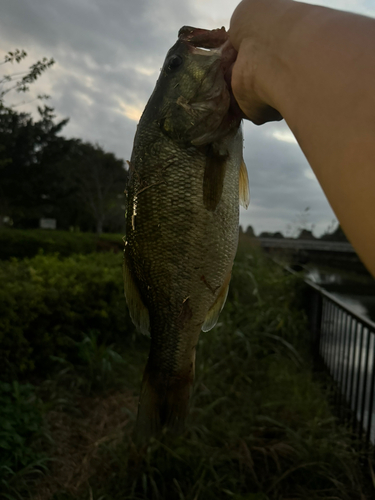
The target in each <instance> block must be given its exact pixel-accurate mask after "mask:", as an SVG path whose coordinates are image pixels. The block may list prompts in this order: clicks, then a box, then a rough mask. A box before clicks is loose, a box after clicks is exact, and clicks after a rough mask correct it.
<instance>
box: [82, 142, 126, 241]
mask: <svg viewBox="0 0 375 500" xmlns="http://www.w3.org/2000/svg"><path fill="white" fill-rule="evenodd" d="M75 155H76V158H75V163H76V181H77V186H78V192H77V194H78V196H79V197H80V199H81V200H82V202H83V205H84V207H85V209H86V210H87V211H88V212H89V213H90V215H91V216H92V218H93V219H94V220H95V230H96V232H97V233H98V234H100V233H102V232H103V230H104V228H105V229H107V230H115V231H116V230H123V226H124V211H125V206H124V204H125V195H124V189H125V186H126V182H127V171H126V170H125V167H124V162H123V160H120V159H118V158H116V157H115V155H114V154H113V153H106V152H105V151H104V150H103V149H102V148H101V147H100V146H98V145H95V146H93V145H92V144H90V143H87V142H86V143H78V144H77V145H76V152H75Z"/></svg>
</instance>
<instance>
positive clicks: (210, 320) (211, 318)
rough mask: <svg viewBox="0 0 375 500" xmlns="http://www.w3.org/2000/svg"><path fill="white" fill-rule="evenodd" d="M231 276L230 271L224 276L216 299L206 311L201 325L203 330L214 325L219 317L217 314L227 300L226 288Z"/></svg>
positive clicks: (209, 328)
mask: <svg viewBox="0 0 375 500" xmlns="http://www.w3.org/2000/svg"><path fill="white" fill-rule="evenodd" d="M231 276H232V273H231V272H229V273H228V276H227V277H226V279H225V281H224V284H223V286H222V287H221V290H220V292H219V295H218V296H217V298H216V301H215V302H214V304H213V305H212V306H211V308H210V310H209V311H208V313H207V316H206V319H205V320H204V323H203V325H202V331H203V332H208V331H209V330H211V329H212V328H213V327H214V326H215V325H216V323H217V320H218V319H219V315H220V313H221V311H222V309H223V307H224V304H225V301H226V300H227V296H228V290H229V282H230V278H231Z"/></svg>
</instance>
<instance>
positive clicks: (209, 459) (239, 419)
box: [9, 240, 373, 500]
mask: <svg viewBox="0 0 375 500" xmlns="http://www.w3.org/2000/svg"><path fill="white" fill-rule="evenodd" d="M302 289H303V285H302V283H301V281H300V280H299V278H298V277H296V276H289V275H285V274H284V273H283V272H282V270H281V269H279V268H278V267H277V266H275V265H274V264H273V263H270V262H269V261H268V260H267V259H266V258H265V257H264V256H263V255H262V254H261V253H260V251H258V249H256V248H252V247H249V244H248V243H247V242H246V240H243V241H242V243H241V246H240V248H239V252H238V258H237V260H236V263H235V266H234V270H233V279H232V284H231V289H230V293H229V296H228V302H227V304H226V306H225V308H224V310H223V312H222V314H221V317H220V320H219V323H218V325H217V326H216V327H215V328H214V329H213V330H212V331H210V332H206V333H202V334H201V338H200V341H199V345H198V349H197V360H196V381H195V386H194V393H193V396H192V402H191V411H190V417H189V420H188V424H187V427H186V431H185V432H184V434H183V435H182V436H179V437H178V438H174V439H171V437H170V436H168V435H164V436H163V437H162V438H161V439H159V440H156V439H153V440H151V441H150V442H149V443H147V445H144V446H143V447H141V448H139V447H138V448H137V447H136V446H135V445H134V443H133V441H132V434H131V433H132V428H133V425H134V422H135V416H136V405H137V395H138V392H139V388H140V381H141V376H142V371H143V367H144V364H145V360H146V356H147V350H148V341H147V340H146V339H144V338H143V337H139V338H136V339H133V340H131V341H129V342H128V345H121V346H120V345H118V346H114V345H106V344H105V343H103V342H99V341H98V337H97V336H96V335H95V332H94V331H92V332H89V333H88V334H87V335H86V337H85V338H84V339H83V340H82V341H81V342H80V343H79V345H77V349H78V356H77V359H78V361H77V362H76V363H75V364H72V363H70V362H69V360H63V361H62V362H59V361H58V360H56V366H57V367H58V369H57V370H56V373H55V375H54V376H53V377H51V378H50V379H49V380H46V381H44V382H43V383H41V384H40V386H39V392H38V397H39V398H40V399H41V400H42V401H43V404H44V405H45V406H44V418H45V421H46V422H47V423H48V429H49V430H48V432H49V435H50V438H51V442H50V443H48V441H47V440H45V441H44V444H43V446H42V448H43V452H44V453H45V455H46V456H48V457H49V458H50V462H49V463H48V465H49V469H50V472H49V474H47V475H45V476H44V477H43V478H41V479H40V480H39V481H38V482H36V483H35V482H34V483H33V486H31V485H29V484H28V485H27V488H26V489H25V488H23V490H22V495H23V496H21V497H20V498H33V499H34V500H47V499H52V498H53V500H73V499H77V500H87V499H90V500H91V499H92V500H104V499H105V500H120V499H121V500H125V499H127V500H146V499H147V500H158V499H160V500H199V499H200V500H211V499H229V500H231V499H232V500H297V499H300V500H302V499H303V500H315V499H316V500H318V499H326V500H328V499H332V500H333V499H341V500H356V499H358V500H365V499H370V498H373V490H371V486H370V485H368V484H367V482H366V480H365V478H364V477H363V472H362V469H361V466H360V460H361V457H360V455H359V454H358V453H357V452H356V451H354V449H353V446H352V444H353V442H352V439H351V436H350V434H349V432H348V431H347V430H346V429H345V428H344V427H342V426H340V425H339V424H338V423H337V421H336V419H335V418H334V416H333V415H332V412H331V410H330V407H329V404H328V401H327V396H326V393H325V392H324V391H323V389H322V387H321V384H319V383H318V382H317V381H316V380H315V377H314V375H313V373H312V370H311V364H310V359H309V356H308V335H307V331H306V320H305V316H304V312H303V311H302V309H301V296H302ZM38 439H40V437H39V438H38ZM9 491H10V490H9ZM25 492H27V494H26V493H25ZM13 494H14V497H11V496H9V498H17V496H15V493H14V492H13V493H9V495H13Z"/></svg>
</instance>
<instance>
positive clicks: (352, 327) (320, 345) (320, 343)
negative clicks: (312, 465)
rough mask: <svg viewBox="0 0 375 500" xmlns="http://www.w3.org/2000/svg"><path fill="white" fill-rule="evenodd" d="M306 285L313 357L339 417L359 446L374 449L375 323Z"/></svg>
mask: <svg viewBox="0 0 375 500" xmlns="http://www.w3.org/2000/svg"><path fill="white" fill-rule="evenodd" d="M306 283H307V285H308V287H309V292H310V297H309V301H308V303H309V319H310V329H311V332H312V339H313V348H314V354H315V357H316V360H317V362H318V363H319V364H320V365H323V366H324V367H325V368H326V369H327V370H328V372H329V373H330V375H331V377H332V379H333V380H334V382H335V388H336V391H335V403H336V404H337V410H338V412H339V415H340V417H342V418H343V419H345V420H346V421H348V422H349V423H350V425H352V427H353V431H354V432H355V433H357V434H358V436H359V438H360V440H361V442H364V443H365V444H366V446H369V445H370V444H371V445H375V408H374V393H375V323H374V322H372V321H370V320H369V319H367V318H366V317H364V316H362V315H360V314H356V313H355V312H354V311H353V310H352V309H351V308H350V307H348V306H347V305H346V304H344V303H343V302H341V301H340V300H339V299H337V298H336V297H334V296H333V295H332V294H330V293H328V292H327V291H325V290H324V289H323V288H321V287H319V286H318V285H316V284H315V283H313V282H311V281H309V280H306ZM371 448H372V449H373V447H371Z"/></svg>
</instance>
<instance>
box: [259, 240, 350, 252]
mask: <svg viewBox="0 0 375 500" xmlns="http://www.w3.org/2000/svg"><path fill="white" fill-rule="evenodd" d="M256 241H257V242H258V243H259V244H260V246H261V247H262V248H264V249H266V250H268V249H272V248H274V249H288V250H293V251H300V250H305V251H306V252H329V253H336V252H339V253H347V254H355V253H356V252H355V250H354V248H353V247H352V245H351V244H350V243H346V242H341V241H324V240H323V241H322V240H298V239H292V238H256Z"/></svg>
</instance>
